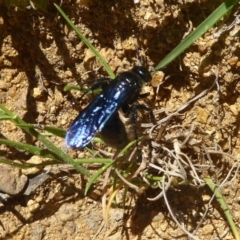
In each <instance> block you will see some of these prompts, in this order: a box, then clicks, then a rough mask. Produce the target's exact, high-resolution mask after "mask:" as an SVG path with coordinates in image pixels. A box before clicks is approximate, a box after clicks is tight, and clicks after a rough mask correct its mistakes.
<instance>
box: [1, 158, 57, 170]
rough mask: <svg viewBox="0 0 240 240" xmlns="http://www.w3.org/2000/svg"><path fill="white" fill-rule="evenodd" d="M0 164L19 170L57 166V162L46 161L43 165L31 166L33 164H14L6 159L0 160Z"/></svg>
mask: <svg viewBox="0 0 240 240" xmlns="http://www.w3.org/2000/svg"><path fill="white" fill-rule="evenodd" d="M0 163H4V164H7V165H10V166H13V167H17V168H21V169H27V168H32V167H45V166H49V165H56V164H59V162H57V161H54V160H53V161H47V162H43V163H39V164H33V163H24V164H21V163H16V162H13V161H12V160H9V159H6V158H0Z"/></svg>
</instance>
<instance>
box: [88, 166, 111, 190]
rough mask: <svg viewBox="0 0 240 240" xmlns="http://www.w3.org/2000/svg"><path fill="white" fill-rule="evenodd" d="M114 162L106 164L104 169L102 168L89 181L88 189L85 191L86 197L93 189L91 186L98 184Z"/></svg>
mask: <svg viewBox="0 0 240 240" xmlns="http://www.w3.org/2000/svg"><path fill="white" fill-rule="evenodd" d="M113 163H114V161H112V162H110V163H108V164H106V165H105V166H103V167H102V168H100V169H99V170H98V171H97V172H96V173H95V174H94V175H93V176H92V177H91V178H90V179H89V181H88V183H87V186H86V189H85V191H84V194H85V195H86V194H87V193H88V190H89V189H90V188H91V186H92V185H93V184H94V183H95V182H96V180H97V179H98V178H99V177H100V175H101V174H103V173H104V172H105V171H106V170H107V169H108V168H109V167H110V166H112V165H113Z"/></svg>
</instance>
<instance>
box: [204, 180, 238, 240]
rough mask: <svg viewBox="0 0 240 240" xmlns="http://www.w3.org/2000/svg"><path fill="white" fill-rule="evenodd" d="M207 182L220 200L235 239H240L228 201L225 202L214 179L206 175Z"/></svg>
mask: <svg viewBox="0 0 240 240" xmlns="http://www.w3.org/2000/svg"><path fill="white" fill-rule="evenodd" d="M204 180H205V182H206V183H207V185H208V186H209V188H210V189H211V190H212V191H213V193H214V194H215V195H216V199H217V201H218V202H219V204H220V206H221V208H222V209H223V212H224V214H225V216H226V218H227V220H228V224H229V226H230V228H231V230H232V232H233V235H234V237H235V239H237V240H240V236H239V232H238V230H237V227H236V225H235V223H234V221H233V218H232V215H231V213H230V210H229V208H228V205H227V203H226V202H225V200H224V198H223V196H222V194H221V192H220V190H219V188H218V187H217V186H216V185H215V184H214V182H213V181H212V179H211V178H209V177H206V178H204Z"/></svg>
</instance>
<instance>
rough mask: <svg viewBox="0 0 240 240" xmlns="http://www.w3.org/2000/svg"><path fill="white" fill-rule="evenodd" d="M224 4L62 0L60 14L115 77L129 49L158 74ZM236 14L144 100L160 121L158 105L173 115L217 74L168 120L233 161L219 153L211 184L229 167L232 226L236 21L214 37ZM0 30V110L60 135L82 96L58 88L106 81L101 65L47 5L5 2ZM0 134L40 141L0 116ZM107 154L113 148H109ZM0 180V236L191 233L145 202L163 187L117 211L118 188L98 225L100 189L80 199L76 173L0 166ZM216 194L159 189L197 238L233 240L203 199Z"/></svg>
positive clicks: (40, 239)
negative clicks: (157, 69)
mask: <svg viewBox="0 0 240 240" xmlns="http://www.w3.org/2000/svg"><path fill="white" fill-rule="evenodd" d="M49 2H51V1H49ZM220 3H221V1H210V0H204V1H202V0H200V1H199V0H191V1H163V0H140V1H139V3H134V1H131V0H123V1H114V0H113V1H97V0H84V1H81V0H79V1H62V6H61V7H62V9H63V10H64V11H65V13H66V14H67V15H68V16H69V18H70V19H71V20H72V21H73V22H74V24H76V25H77V27H78V28H79V29H81V31H82V32H83V34H84V35H85V36H86V37H87V38H88V39H90V41H91V42H92V44H93V45H94V46H95V47H96V48H97V49H98V51H99V52H100V54H101V55H102V56H103V57H104V58H105V59H106V60H107V62H108V63H109V65H110V67H111V68H112V70H113V71H114V72H115V73H116V74H117V73H119V72H122V71H126V70H128V69H130V68H131V67H132V66H134V65H136V64H137V62H138V56H137V54H136V43H137V46H138V48H139V49H138V51H139V53H140V55H141V56H142V57H143V59H144V61H145V62H146V63H145V65H146V66H147V67H148V68H149V69H150V70H152V69H154V67H155V66H156V65H157V64H158V63H159V62H160V61H161V60H162V59H163V58H164V57H165V56H166V55H167V54H168V53H169V52H170V51H171V50H172V49H173V48H174V47H175V46H177V45H178V44H179V43H180V42H181V41H182V40H183V38H184V37H185V36H187V35H188V34H189V33H190V32H191V31H192V30H194V29H195V28H196V27H197V26H198V25H199V24H200V23H201V22H202V21H203V20H204V19H205V18H206V16H208V15H209V14H210V13H211V12H212V11H213V10H214V9H216V8H217V7H218V6H219V5H220ZM236 11H237V9H234V10H233V11H232V12H231V14H230V15H229V16H226V18H224V20H221V21H220V22H219V24H217V26H215V27H214V28H212V29H210V30H209V31H208V32H207V33H206V34H204V35H203V36H202V37H201V38H200V39H198V40H197V41H196V42H195V43H194V44H193V45H192V46H191V47H190V48H189V49H188V50H187V51H185V52H184V53H183V54H181V56H180V57H179V59H178V60H175V61H174V62H173V63H171V64H169V65H168V66H167V67H166V69H164V74H165V80H164V81H163V82H161V84H160V87H159V89H158V90H157V87H158V85H159V84H157V85H156V84H155V83H154V82H152V83H151V84H149V85H148V86H147V88H146V89H145V91H146V92H150V93H153V94H150V95H151V96H150V100H152V99H153V98H154V101H152V102H154V103H152V105H151V107H152V108H153V110H154V111H155V114H156V118H157V121H159V120H160V119H161V118H162V117H163V115H161V114H159V113H157V110H159V109H165V113H164V114H168V113H171V112H173V111H175V110H176V109H178V108H179V107H180V106H182V105H183V104H184V103H186V102H187V101H189V100H190V99H192V98H193V97H194V96H196V95H198V94H200V93H201V92H202V91H204V90H205V89H208V88H210V87H211V85H212V83H213V82H214V79H215V78H216V77H215V75H214V73H213V72H212V71H211V69H214V70H215V73H216V72H217V74H218V85H216V86H214V87H213V88H212V89H211V90H210V91H209V92H208V93H207V94H206V95H205V96H203V97H202V98H200V99H198V100H196V101H195V102H193V103H192V104H190V105H189V106H188V107H187V108H186V109H185V110H184V111H182V112H181V114H180V115H179V116H176V118H175V124H179V125H181V126H184V129H188V130H189V129H190V126H192V125H194V126H197V128H198V129H201V131H199V135H201V134H202V135H203V133H204V134H205V135H206V136H207V138H206V139H207V140H206V142H204V144H205V145H206V146H212V147H213V149H215V148H216V147H217V148H218V149H221V150H222V151H224V152H225V153H228V154H230V155H231V156H234V158H230V157H226V156H223V155H219V156H218V155H217V156H215V157H214V158H213V160H214V161H215V162H214V163H213V165H214V168H213V169H211V171H213V172H214V174H213V175H212V176H215V178H214V181H215V182H216V183H217V184H221V182H222V181H223V180H224V179H226V177H227V175H228V173H229V171H230V170H232V172H231V173H230V174H229V177H228V179H227V181H226V184H225V185H224V186H223V187H222V189H221V191H222V194H223V196H224V198H225V201H226V202H227V204H228V206H229V209H230V212H231V214H232V216H233V219H234V222H235V224H236V226H237V227H238V230H239V226H240V210H239V209H240V177H239V174H238V166H239V164H238V161H239V160H238V159H239V157H240V140H239V133H240V132H239V119H240V116H239V109H240V83H239V74H240V70H239V68H240V60H239V55H240V49H239V30H240V26H239V25H235V26H234V27H233V28H231V29H230V30H229V31H226V32H223V33H222V34H220V35H219V36H218V37H214V34H215V33H217V32H219V31H220V30H221V29H224V28H226V27H227V26H229V25H230V24H231V23H232V22H233V20H234V19H235V16H234V12H236ZM0 32H1V34H0V43H1V55H0V69H1V70H0V103H1V104H4V106H5V107H7V108H8V109H10V110H11V111H12V112H14V114H17V115H18V116H20V117H21V118H22V119H24V121H26V122H27V123H32V124H43V125H50V126H56V127H59V128H62V129H68V127H69V125H70V123H71V122H72V120H73V119H74V118H75V117H76V116H77V114H78V112H79V111H80V109H81V108H82V107H83V106H80V109H79V107H78V108H71V107H70V108H69V106H71V102H72V101H73V100H74V99H78V98H79V97H80V96H81V94H82V93H81V92H79V91H71V92H65V91H64V90H63V88H64V86H65V85H66V84H70V83H71V84H74V85H78V84H80V85H81V84H83V83H84V81H85V80H89V79H94V78H96V77H98V76H104V74H105V76H106V73H105V72H104V71H103V69H102V68H100V64H99V62H98V61H97V60H96V58H95V57H94V56H93V55H92V54H91V52H90V50H88V49H87V47H86V46H85V45H84V44H83V43H82V42H81V41H80V39H79V38H78V37H77V36H76V34H75V33H74V32H73V31H72V30H71V29H70V28H69V27H68V26H67V24H66V22H65V21H64V20H63V19H62V18H61V17H60V15H59V14H58V13H57V11H56V9H55V8H54V6H53V5H52V3H49V6H48V8H47V9H46V11H45V12H41V11H37V10H34V9H32V8H29V9H26V10H25V11H19V10H17V9H14V8H13V9H10V10H8V9H7V8H6V7H5V5H3V3H1V5H0ZM93 69H94V71H93ZM97 69H98V70H97ZM95 70H96V71H95ZM84 104H87V102H85V103H84ZM163 112H164V111H163ZM200 132H201V134H200ZM195 134H196V132H195ZM0 136H1V138H5V139H10V140H13V141H17V142H26V143H29V144H33V145H34V144H36V145H39V143H38V142H36V141H35V140H34V139H32V138H30V137H29V136H28V135H26V134H25V133H24V132H23V131H21V130H20V128H19V127H17V126H15V125H14V124H13V123H11V122H9V121H1V125H0ZM49 139H50V140H51V142H53V143H54V144H55V145H56V146H58V147H59V148H60V149H62V150H63V151H65V152H66V151H68V152H69V154H71V155H72V156H73V157H78V158H83V157H90V155H89V153H87V152H85V151H82V152H80V151H77V152H76V151H69V150H67V149H66V147H65V144H64V141H63V139H62V138H58V137H51V138H49ZM214 147H215V148H214ZM106 151H109V152H114V150H113V149H111V148H106ZM0 155H1V157H4V158H7V159H11V160H12V161H15V162H28V163H41V162H42V161H43V159H41V158H39V157H36V156H31V155H30V154H26V153H24V152H21V151H17V150H16V149H14V148H10V147H7V146H6V145H3V144H2V145H0ZM193 160H194V159H193ZM94 167H95V170H96V171H97V170H98V169H99V168H100V166H99V165H96V166H94ZM0 173H1V177H0V187H1V195H0V199H1V202H0V239H14V240H16V239H34V240H44V239H64V240H66V239H71V240H72V239H76V240H77V239H78V240H80V239H84V240H86V239H109V240H113V239H187V238H188V237H187V235H186V234H184V233H183V232H182V230H181V229H180V228H179V227H178V226H177V224H176V223H175V221H174V220H173V218H172V217H171V215H170V214H169V211H168V209H167V207H166V203H165V201H164V199H163V198H160V199H159V200H156V201H149V200H148V198H154V197H155V196H156V195H157V194H158V192H159V190H155V189H147V190H146V191H144V192H143V193H142V194H140V195H137V194H136V192H134V191H133V190H132V191H129V192H128V193H127V195H126V196H125V201H126V203H125V204H126V208H125V209H124V206H123V198H124V189H123V190H121V191H119V192H118V194H117V196H116V204H113V206H112V208H111V209H110V210H109V213H108V225H107V226H106V225H105V224H104V219H103V214H102V212H103V209H102V202H101V187H99V188H98V187H97V186H96V188H93V189H92V190H91V191H90V192H89V193H88V195H87V196H84V189H85V186H86V179H85V178H84V177H83V176H81V174H79V173H78V172H77V171H76V170H75V169H74V168H73V167H71V166H69V165H55V166H51V167H49V166H48V167H46V168H44V169H36V168H31V169H25V170H20V169H17V168H12V167H9V166H6V165H4V164H1V165H0ZM26 185H28V187H27V188H26ZM212 195H213V193H212V192H211V190H210V189H209V188H208V187H207V186H200V187H194V186H190V185H187V184H185V185H180V186H175V187H171V188H170V189H169V190H168V191H167V197H168V201H169V204H170V205H171V208H172V211H173V214H174V216H175V218H177V220H178V221H179V222H180V223H181V225H182V226H183V227H184V228H185V229H186V230H188V231H189V232H191V233H193V234H194V236H195V238H196V239H215V240H216V239H234V237H233V235H232V232H231V230H230V228H229V225H228V223H227V220H226V217H225V215H224V212H223V210H222V209H221V207H220V205H219V203H218V202H217V201H216V199H214V200H213V201H212V202H211V203H210V204H209V201H210V199H211V197H212ZM208 204H209V205H208ZM207 208H209V210H208V212H207V214H206V216H205V217H204V218H203V216H204V213H205V210H206V209H207ZM199 223H200V224H199Z"/></svg>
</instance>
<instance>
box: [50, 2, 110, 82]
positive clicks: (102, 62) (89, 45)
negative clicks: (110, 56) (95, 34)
mask: <svg viewBox="0 0 240 240" xmlns="http://www.w3.org/2000/svg"><path fill="white" fill-rule="evenodd" d="M54 5H55V7H56V8H57V10H58V11H59V13H60V14H61V15H62V16H63V18H64V19H65V20H66V21H67V23H68V24H69V25H70V26H71V28H72V29H73V30H74V31H75V32H76V33H77V35H78V36H79V37H80V38H81V40H82V41H83V42H84V43H85V44H86V45H87V47H88V48H89V49H90V50H91V51H92V52H93V54H94V55H95V56H96V58H97V59H98V60H99V61H100V62H101V64H102V66H103V67H104V69H105V70H106V72H107V73H108V75H109V76H110V78H112V79H113V78H115V74H114V73H113V71H112V69H111V68H110V67H109V65H108V64H107V62H106V61H105V60H104V59H103V57H102V56H101V55H100V54H99V52H98V51H97V50H96V48H95V47H94V46H93V45H92V44H91V43H90V41H89V40H88V39H87V38H86V37H85V36H84V35H83V34H82V32H81V31H80V30H79V29H78V28H77V27H76V26H75V25H74V24H73V22H72V21H71V20H70V19H69V18H68V16H67V15H66V14H65V13H64V12H63V10H62V9H61V8H60V7H59V6H58V5H57V4H55V3H54Z"/></svg>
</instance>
